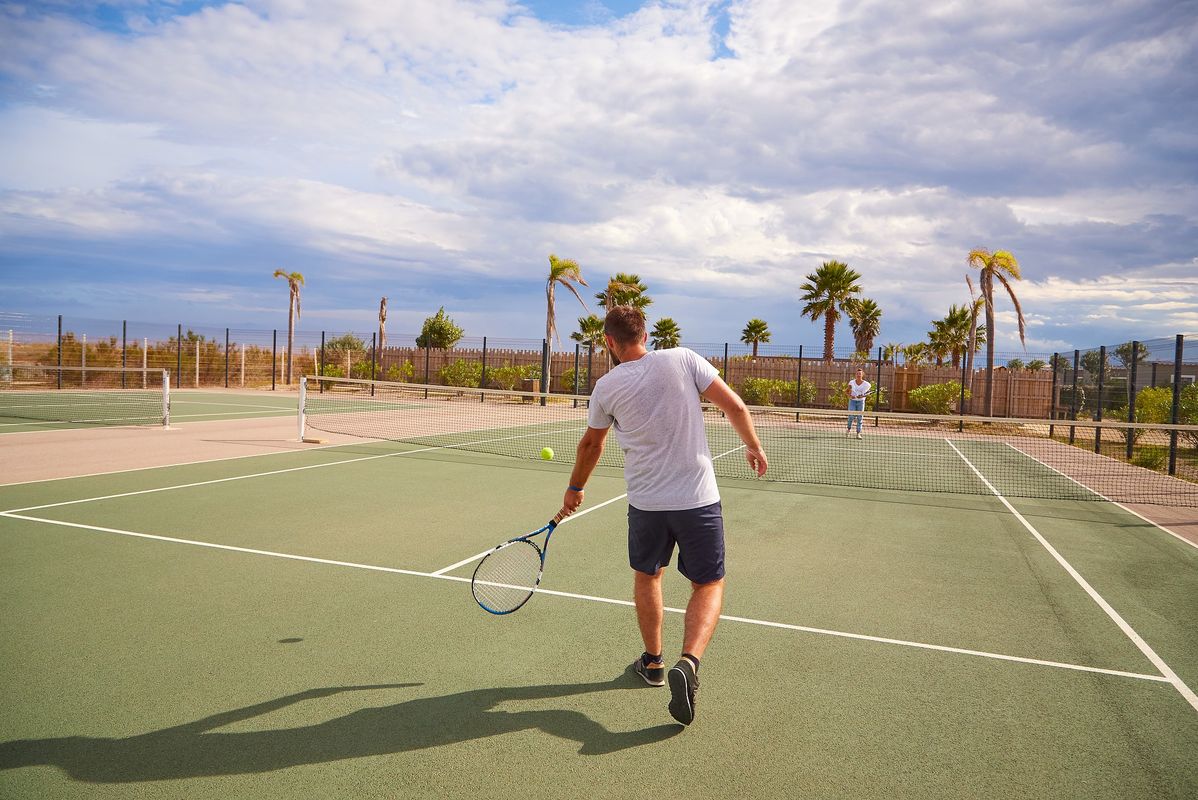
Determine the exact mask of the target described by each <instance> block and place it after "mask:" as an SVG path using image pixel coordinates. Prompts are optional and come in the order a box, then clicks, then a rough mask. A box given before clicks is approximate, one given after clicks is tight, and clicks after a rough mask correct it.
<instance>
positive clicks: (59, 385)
mask: <svg viewBox="0 0 1198 800" xmlns="http://www.w3.org/2000/svg"><path fill="white" fill-rule="evenodd" d="M58 388H59V389H61V388H62V314H59V315H58Z"/></svg>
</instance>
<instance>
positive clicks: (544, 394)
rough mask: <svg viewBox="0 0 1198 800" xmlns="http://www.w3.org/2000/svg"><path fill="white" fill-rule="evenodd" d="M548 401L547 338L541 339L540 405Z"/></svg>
mask: <svg viewBox="0 0 1198 800" xmlns="http://www.w3.org/2000/svg"><path fill="white" fill-rule="evenodd" d="M548 402H549V340H548V339H542V340H541V405H542V406H544V405H546V404H547V403H548Z"/></svg>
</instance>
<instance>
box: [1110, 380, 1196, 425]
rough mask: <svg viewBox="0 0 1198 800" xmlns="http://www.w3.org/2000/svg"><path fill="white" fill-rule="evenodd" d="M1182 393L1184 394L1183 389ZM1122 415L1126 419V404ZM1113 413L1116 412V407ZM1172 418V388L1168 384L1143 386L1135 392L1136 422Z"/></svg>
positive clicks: (1168, 419)
mask: <svg viewBox="0 0 1198 800" xmlns="http://www.w3.org/2000/svg"><path fill="white" fill-rule="evenodd" d="M1182 394H1185V392H1184V391H1183V392H1182ZM1122 411H1123V416H1121V417H1118V419H1127V406H1124V407H1123V409H1122ZM1115 413H1118V409H1117V410H1116V412H1115ZM1171 419H1173V388H1172V387H1170V386H1157V387H1151V386H1148V387H1145V388H1143V389H1141V390H1140V391H1138V392H1136V422H1155V423H1162V422H1169V421H1170V420H1171Z"/></svg>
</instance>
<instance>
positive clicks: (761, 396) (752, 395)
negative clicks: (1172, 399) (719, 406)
mask: <svg viewBox="0 0 1198 800" xmlns="http://www.w3.org/2000/svg"><path fill="white" fill-rule="evenodd" d="M795 386H796V384H795V382H794V381H783V380H778V379H776V378H745V381H744V383H742V384H741V385H740V390H739V394H740V397H741V399H742V400H744V401H745V403H746V404H747V405H750V406H773V405H783V406H793V405H794V404H795ZM798 399H799V404H800V405H802V406H810V405H811V404H812V403H814V402H815V383H814V382H813V381H810V380H807V379H806V378H804V379H803V388H802V394H801V396H800V397H799V398H798Z"/></svg>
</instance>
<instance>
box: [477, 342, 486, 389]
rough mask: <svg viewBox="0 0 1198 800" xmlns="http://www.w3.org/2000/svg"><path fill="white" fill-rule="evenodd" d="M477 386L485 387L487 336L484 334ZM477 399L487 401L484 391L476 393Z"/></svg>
mask: <svg viewBox="0 0 1198 800" xmlns="http://www.w3.org/2000/svg"><path fill="white" fill-rule="evenodd" d="M478 388H480V389H486V388H487V337H486V336H484V337H483V372H482V375H481V376H480V377H479V379H478ZM478 401H479V402H480V403H485V402H487V395H486V392H479V393H478Z"/></svg>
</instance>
